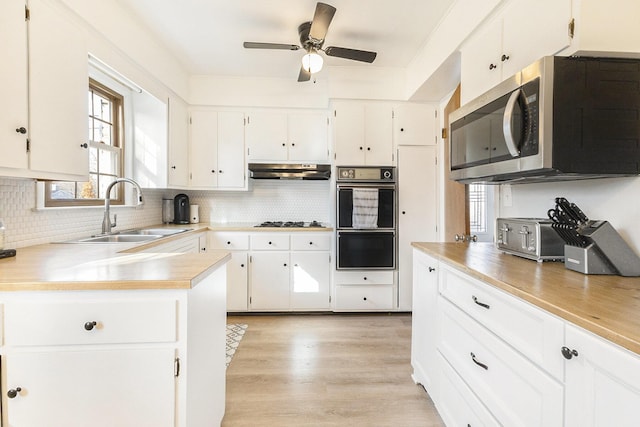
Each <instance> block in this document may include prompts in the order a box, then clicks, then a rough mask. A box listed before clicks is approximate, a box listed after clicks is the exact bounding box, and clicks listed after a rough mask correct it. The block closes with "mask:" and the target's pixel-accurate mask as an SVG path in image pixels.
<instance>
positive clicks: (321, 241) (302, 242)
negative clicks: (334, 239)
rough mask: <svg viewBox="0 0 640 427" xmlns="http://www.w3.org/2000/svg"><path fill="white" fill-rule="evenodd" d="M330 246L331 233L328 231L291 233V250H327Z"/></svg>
mask: <svg viewBox="0 0 640 427" xmlns="http://www.w3.org/2000/svg"><path fill="white" fill-rule="evenodd" d="M330 248H331V234H329V233H305V234H298V233H294V234H292V235H291V250H293V251H328V250H330Z"/></svg>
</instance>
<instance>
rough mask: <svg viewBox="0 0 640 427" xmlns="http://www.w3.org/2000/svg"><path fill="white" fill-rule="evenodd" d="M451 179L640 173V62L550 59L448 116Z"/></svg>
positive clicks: (533, 178) (514, 179)
mask: <svg viewBox="0 0 640 427" xmlns="http://www.w3.org/2000/svg"><path fill="white" fill-rule="evenodd" d="M449 126H450V129H449V135H450V178H451V179H454V180H456V181H460V182H463V183H472V182H484V183H495V184H500V183H505V182H514V183H517V182H536V181H560V180H575V179H585V178H601V177H612V176H630V175H638V174H640V60H638V59H627V58H594V57H558V56H548V57H544V58H542V59H540V60H539V61H537V62H535V63H533V64H531V65H530V66H528V67H526V68H525V69H523V70H522V71H520V72H518V73H517V74H516V75H514V76H512V77H511V78H509V79H507V80H506V81H504V82H502V83H501V84H499V85H498V86H496V87H495V88H493V89H491V90H490V91H488V92H486V93H485V94H483V95H481V96H479V97H478V98H476V99H474V100H472V101H471V102H469V103H468V104H466V105H464V106H462V107H461V108H459V109H457V110H456V111H454V112H452V113H451V114H450V115H449Z"/></svg>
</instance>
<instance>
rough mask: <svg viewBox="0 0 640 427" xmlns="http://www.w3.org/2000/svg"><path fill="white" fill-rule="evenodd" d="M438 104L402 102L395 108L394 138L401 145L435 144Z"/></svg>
mask: <svg viewBox="0 0 640 427" xmlns="http://www.w3.org/2000/svg"><path fill="white" fill-rule="evenodd" d="M436 111H437V110H436V106H435V105H427V104H409V103H407V104H401V105H396V106H395V107H394V108H393V140H394V141H395V144H396V145H398V146H400V145H435V144H436V143H437V141H438V139H437V133H436V128H437V116H436Z"/></svg>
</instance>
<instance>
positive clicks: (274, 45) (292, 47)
mask: <svg viewBox="0 0 640 427" xmlns="http://www.w3.org/2000/svg"><path fill="white" fill-rule="evenodd" d="M242 45H243V46H244V47H245V48H247V49H281V50H298V49H300V46H298V45H297V44H281V43H260V42H244V43H243V44H242Z"/></svg>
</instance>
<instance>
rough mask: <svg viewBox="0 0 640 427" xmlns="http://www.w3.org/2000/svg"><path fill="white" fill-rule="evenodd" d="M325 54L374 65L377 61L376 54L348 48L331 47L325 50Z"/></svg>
mask: <svg viewBox="0 0 640 427" xmlns="http://www.w3.org/2000/svg"><path fill="white" fill-rule="evenodd" d="M324 53H326V54H327V55H328V56H336V57H338V58H345V59H353V60H354V61H361V62H368V63H372V62H373V61H374V60H375V59H376V55H377V53H376V52H370V51H368V50H357V49H349V48H346V47H335V46H329V47H327V48H326V49H324Z"/></svg>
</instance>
